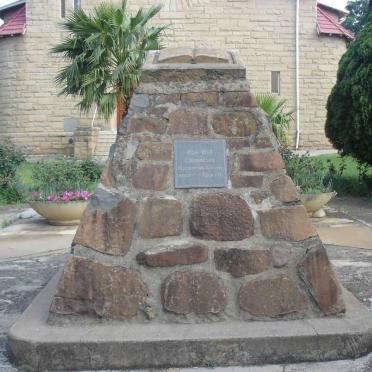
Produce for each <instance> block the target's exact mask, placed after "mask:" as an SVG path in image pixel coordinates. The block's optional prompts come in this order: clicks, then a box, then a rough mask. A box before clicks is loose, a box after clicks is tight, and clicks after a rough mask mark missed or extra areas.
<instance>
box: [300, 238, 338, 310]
mask: <svg viewBox="0 0 372 372" xmlns="http://www.w3.org/2000/svg"><path fill="white" fill-rule="evenodd" d="M298 271H299V275H300V277H301V279H302V280H303V281H304V282H305V284H306V286H307V288H308V289H309V291H310V293H311V295H312V297H313V298H314V300H315V302H316V303H317V304H318V306H319V308H320V309H321V310H322V311H323V312H324V313H325V314H326V315H334V314H338V313H341V312H344V311H345V304H344V302H343V299H342V290H341V287H340V284H339V283H338V280H337V278H336V275H335V273H334V271H333V268H332V266H331V263H330V262H329V259H328V256H327V253H326V251H325V249H324V247H323V246H322V244H321V243H319V246H318V247H316V248H313V249H311V250H310V251H309V252H308V253H307V254H306V256H305V257H304V259H303V260H302V261H301V262H300V263H299V265H298Z"/></svg>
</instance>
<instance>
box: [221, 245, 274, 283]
mask: <svg viewBox="0 0 372 372" xmlns="http://www.w3.org/2000/svg"><path fill="white" fill-rule="evenodd" d="M214 262H215V263H216V267H217V269H218V270H221V271H226V272H228V273H230V274H231V275H232V276H233V277H234V278H240V277H242V276H245V275H252V274H258V273H261V272H262V271H265V270H267V269H269V267H270V263H271V251H270V250H268V249H267V250H264V249H250V250H247V249H238V248H226V249H216V250H215V251H214Z"/></svg>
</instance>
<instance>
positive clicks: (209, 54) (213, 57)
mask: <svg viewBox="0 0 372 372" xmlns="http://www.w3.org/2000/svg"><path fill="white" fill-rule="evenodd" d="M194 62H195V63H230V59H229V56H228V54H227V52H222V51H219V50H216V49H210V48H206V47H200V48H195V54H194Z"/></svg>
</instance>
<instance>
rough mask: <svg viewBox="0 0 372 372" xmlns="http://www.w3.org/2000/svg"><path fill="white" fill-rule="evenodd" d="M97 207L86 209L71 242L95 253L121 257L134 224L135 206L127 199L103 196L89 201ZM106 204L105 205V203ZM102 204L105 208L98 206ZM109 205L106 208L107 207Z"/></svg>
mask: <svg viewBox="0 0 372 372" xmlns="http://www.w3.org/2000/svg"><path fill="white" fill-rule="evenodd" d="M96 200H98V206H96V207H93V206H92V207H90V206H88V208H87V209H86V211H85V212H84V215H83V217H82V219H81V223H80V225H79V227H78V229H77V232H76V235H75V237H74V240H73V242H72V244H73V245H76V244H80V245H83V246H85V247H89V248H92V249H94V250H96V251H99V252H102V253H106V254H111V255H125V254H126V253H127V252H128V250H129V248H130V246H131V243H132V237H133V231H134V224H135V221H136V215H137V207H136V203H135V202H134V201H132V200H130V199H128V198H125V197H123V198H119V199H118V197H117V196H110V194H108V193H107V196H105V197H102V199H100V196H99V194H96V195H95V196H94V197H93V200H92V201H91V204H92V203H93V202H96ZM106 203H107V204H106ZM103 204H106V209H105V210H104V209H101V205H103ZM110 204H111V205H112V207H111V208H108V209H107V205H110Z"/></svg>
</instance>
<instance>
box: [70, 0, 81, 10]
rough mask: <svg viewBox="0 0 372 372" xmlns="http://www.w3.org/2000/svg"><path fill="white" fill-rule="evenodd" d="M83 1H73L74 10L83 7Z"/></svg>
mask: <svg viewBox="0 0 372 372" xmlns="http://www.w3.org/2000/svg"><path fill="white" fill-rule="evenodd" d="M80 3H81V1H80V0H72V10H75V9H77V8H80V7H81V4H80Z"/></svg>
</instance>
